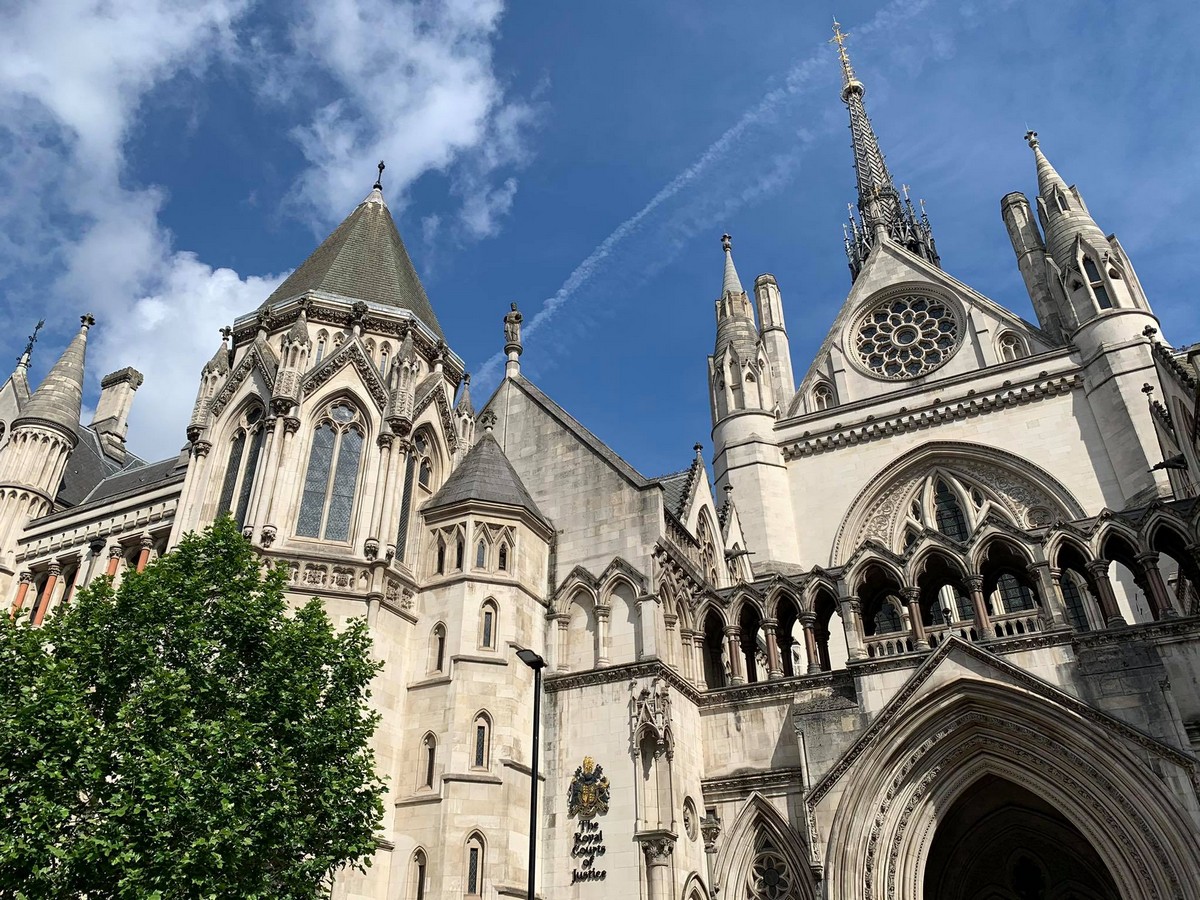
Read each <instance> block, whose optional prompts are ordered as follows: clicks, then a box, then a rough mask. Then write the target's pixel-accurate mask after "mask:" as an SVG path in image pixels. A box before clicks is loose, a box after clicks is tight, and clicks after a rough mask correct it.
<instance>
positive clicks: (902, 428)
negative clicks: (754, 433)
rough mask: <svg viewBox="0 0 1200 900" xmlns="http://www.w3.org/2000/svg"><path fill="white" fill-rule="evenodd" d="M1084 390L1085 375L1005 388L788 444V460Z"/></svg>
mask: <svg viewBox="0 0 1200 900" xmlns="http://www.w3.org/2000/svg"><path fill="white" fill-rule="evenodd" d="M1082 387H1083V375H1082V373H1078V372H1077V373H1075V374H1073V375H1061V376H1058V377H1054V378H1046V379H1042V380H1040V381H1037V382H1036V383H1034V384H1032V385H1026V386H1023V387H1020V388H1011V387H1009V388H1003V389H1002V390H999V391H996V392H994V393H991V394H989V395H987V396H976V397H967V398H964V399H961V400H955V401H953V402H950V403H940V404H936V405H931V406H929V407H926V408H925V409H922V410H920V411H919V412H913V413H897V414H896V415H892V416H887V417H885V418H880V419H876V420H875V421H873V422H864V423H862V424H860V425H853V426H850V427H849V428H840V427H836V426H835V427H834V428H832V429H830V430H828V431H826V432H825V433H824V434H817V435H812V436H811V437H804V438H801V439H800V440H798V441H788V442H786V443H784V445H783V458H784V459H785V460H792V459H799V458H801V457H805V456H816V455H817V454H820V453H827V452H829V451H832V450H840V449H841V448H843V447H850V446H853V445H855V444H865V443H867V442H868V441H875V440H880V439H882V438H886V437H891V436H892V435H894V434H904V433H906V432H909V431H917V430H919V429H921V428H931V427H933V426H935V425H944V424H946V423H948V422H954V421H957V420H959V419H967V418H971V417H972V416H978V415H984V414H986V413H989V412H993V411H995V410H998V409H1007V408H1009V407H1013V406H1023V405H1025V404H1026V403H1035V402H1037V401H1038V400H1044V399H1046V398H1047V397H1055V396H1058V395H1059V394H1065V393H1068V392H1070V391H1073V390H1076V389H1078V388H1082Z"/></svg>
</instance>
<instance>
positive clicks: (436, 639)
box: [429, 622, 446, 672]
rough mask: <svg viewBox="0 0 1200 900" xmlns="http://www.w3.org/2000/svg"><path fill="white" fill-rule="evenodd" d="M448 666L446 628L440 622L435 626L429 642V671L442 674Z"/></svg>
mask: <svg viewBox="0 0 1200 900" xmlns="http://www.w3.org/2000/svg"><path fill="white" fill-rule="evenodd" d="M445 666H446V626H445V625H443V624H442V623H441V622H439V623H438V624H437V625H435V626H433V633H432V634H431V635H430V641H429V671H430V672H441V671H444V670H445Z"/></svg>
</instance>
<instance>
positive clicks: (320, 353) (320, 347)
mask: <svg viewBox="0 0 1200 900" xmlns="http://www.w3.org/2000/svg"><path fill="white" fill-rule="evenodd" d="M328 342H329V332H328V331H326V330H325V329H324V328H322V329H321V330H320V331H318V332H317V352H316V354H315V355H314V356H313V365H319V364H320V362H321V360H323V359H324V358H325V346H326V344H328Z"/></svg>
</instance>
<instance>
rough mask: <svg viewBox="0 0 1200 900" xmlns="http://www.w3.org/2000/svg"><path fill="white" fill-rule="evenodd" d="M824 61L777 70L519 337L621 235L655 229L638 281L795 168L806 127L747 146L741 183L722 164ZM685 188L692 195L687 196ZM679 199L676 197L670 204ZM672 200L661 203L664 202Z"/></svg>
mask: <svg viewBox="0 0 1200 900" xmlns="http://www.w3.org/2000/svg"><path fill="white" fill-rule="evenodd" d="M931 3H932V0H917V2H903V0H895V2H893V3H891V4H889V5H888V6H886V7H884V8H883V9H881V10H879V11H878V12H877V13H876V14H875V16H874V17H872V18H871V20H870V21H869V22H866V23H864V24H863V25H861V26H859V27H857V28H856V29H855V30H854V33H855V36H856V38H857V39H858V40H859V41H861V42H862V43H863V44H868V45H869V41H870V40H871V39H872V38H873V37H874V36H875V35H878V34H880V33H886V32H887V31H888V30H889V29H893V28H895V27H896V26H897V25H898V24H899V23H901V22H903V21H906V20H910V19H912V18H913V17H915V16H917V15H919V14H921V13H922V12H924V11H925V10H926V9H927V8H928V7H929V6H930V4H931ZM829 64H830V52H829V49H828V48H826V47H821V48H820V49H818V50H814V51H813V52H812V53H811V54H810V55H809V56H808V57H807V58H806V59H804V60H803V61H801V62H799V63H797V64H795V65H793V66H792V67H791V68H790V69H789V70H788V71H787V72H786V73H784V75H783V77H782V78H781V79H780V82H779V84H778V85H777V86H775V87H772V88H771V89H770V90H768V91H767V92H766V93H765V94H763V96H762V97H761V98H760V99H759V100H758V102H756V103H755V104H754V105H753V106H752V107H750V108H749V109H747V110H746V111H745V112H743V113H742V115H741V116H740V117H739V118H738V119H737V121H736V122H734V123H733V124H732V125H731V126H730V127H729V128H727V129H726V130H725V132H724V133H723V134H721V136H720V137H719V138H717V139H716V140H715V141H713V143H712V144H710V145H709V146H708V147H707V148H706V149H705V150H704V151H703V152H702V153H701V154H700V156H699V157H697V158H696V160H695V161H694V162H693V163H691V165H689V166H688V167H687V168H685V169H684V170H683V171H682V172H680V173H679V174H678V175H676V176H675V177H674V178H672V179H671V180H670V181H669V182H668V183H667V184H666V185H664V186H663V187H662V188H661V189H660V190H659V191H658V192H657V193H656V194H655V195H654V196H653V197H651V198H650V200H649V201H647V203H646V204H645V205H644V206H642V208H641V209H639V210H637V212H635V213H634V214H633V215H631V216H630V217H629V218H627V219H625V221H623V222H621V223H620V224H619V225H618V226H617V227H616V228H614V229H613V231H612V232H611V233H610V234H609V235H608V236H607V237H606V238H605V239H604V240H603V241H601V242H600V244H599V245H597V246H596V248H595V249H594V250H593V251H592V252H591V253H590V254H588V256H587V257H586V258H585V259H584V260H583V261H582V262H581V263H579V265H577V266H576V267H575V269H574V270H573V271H572V272H571V274H570V275H568V276H567V279H566V280H565V281H564V282H563V283H562V285H561V286H560V287H559V289H558V290H557V291H555V292H554V294H553V295H551V296H550V297H548V298H546V300H544V301H543V302H542V304H541V306H540V308H539V309H538V310H537V312H536V313H535V314H534V316H533V317H532V319H530V321H529V324H528V325H527V326H526V327H525V329H524V331H523V334H522V337H523V338H524V339H525V340H530V339H531V338H534V337H535V336H536V335H537V334H538V333H539V332H541V331H542V330H543V329H545V328H546V327H547V326H548V325H550V324H551V323H552V322H554V321H555V319H556V318H557V317H559V315H560V313H562V312H563V311H564V309H566V308H567V307H568V306H569V305H570V303H571V301H572V300H573V299H574V298H575V297H576V296H577V295H578V294H579V293H580V292H581V290H582V289H583V288H584V287H585V286H587V285H589V284H590V283H591V282H593V281H595V280H596V279H597V278H600V277H601V276H602V274H603V273H606V272H608V271H609V270H610V266H611V265H612V263H613V261H614V259H615V258H616V257H617V256H618V253H625V252H626V248H627V245H628V242H629V238H630V237H632V236H633V235H634V234H636V233H638V232H639V231H641V230H642V229H643V228H644V227H645V226H646V225H647V224H648V223H649V222H650V221H651V220H654V223H655V229H656V232H655V235H654V248H653V250H652V251H651V252H647V247H646V246H645V244H644V243H642V246H641V247H639V248H638V254H637V255H638V256H639V257H641V258H642V260H643V261H642V263H641V265H639V266H638V267H637V268H636V270H635V271H634V272H633V275H634V277H635V278H636V279H638V280H641V279H643V278H646V277H648V276H649V275H650V274H652V273H653V272H655V271H657V270H660V269H661V268H662V267H663V266H665V265H666V264H667V263H668V262H669V261H670V260H671V259H672V258H674V255H675V254H676V253H678V251H679V249H680V248H681V247H682V246H683V242H684V240H685V239H686V238H690V237H692V236H694V235H695V234H696V233H697V232H698V231H699V230H700V229H701V228H702V227H711V226H712V225H713V224H714V223H716V222H718V221H719V220H720V217H721V216H727V215H729V214H731V213H732V212H733V211H734V210H735V209H737V208H738V207H740V206H742V205H744V204H745V203H747V202H750V201H751V200H753V199H754V198H756V197H758V196H761V195H762V194H763V193H765V192H766V191H767V190H770V189H773V188H775V187H777V186H779V185H780V184H782V183H784V182H785V181H786V180H787V179H788V178H790V177H791V175H792V174H794V172H795V171H796V169H797V168H798V167H799V161H800V158H801V157H802V155H803V153H804V150H805V148H806V147H807V146H808V143H809V141H810V139H811V137H812V135H811V134H810V133H802V134H801V135H799V136H798V138H799V139H796V140H794V141H793V142H791V146H790V149H789V152H788V153H787V154H783V155H780V154H771V153H769V152H766V151H765V150H764V149H763V148H762V147H759V146H755V147H754V148H753V151H754V152H755V153H756V154H757V155H758V156H759V157H762V158H764V159H765V160H766V163H767V164H766V165H765V166H763V165H761V163H762V159H760V160H759V161H758V162H759V164H758V165H756V166H754V167H751V168H742V169H740V171H745V172H748V173H760V172H762V171H763V170H764V169H765V170H767V171H769V173H770V174H769V175H766V176H764V175H761V174H750V175H749V180H748V182H743V183H741V184H740V185H736V186H733V187H731V186H730V178H729V176H728V174H727V173H728V172H729V170H730V169H731V168H732V169H733V170H734V171H739V169H738V168H737V167H727V166H724V165H723V164H724V163H725V161H726V160H727V159H728V158H729V157H730V156H731V155H732V154H733V153H735V151H745V150H746V149H747V148H746V147H745V145H747V144H749V143H751V140H752V135H754V134H756V133H757V132H758V131H759V130H760V126H763V125H765V124H772V123H774V122H775V120H776V117H777V115H778V113H779V110H780V108H781V107H782V106H784V104H785V103H788V102H790V101H793V100H794V99H795V98H796V97H798V96H802V95H804V94H806V93H807V92H808V91H809V88H810V87H811V85H812V83H813V80H814V76H815V75H817V74H818V73H820V72H823V71H828V67H829ZM764 136H765V135H764ZM718 168H721V169H722V170H724V173H726V174H721V177H716V176H717V175H718V174H719V173H717V169H718ZM689 194H694V196H688V195H689ZM680 200H682V202H675V203H673V201H680ZM672 203H673V205H670V207H669V209H668V205H669V204H672ZM660 213H662V214H663V217H662V220H661V221H660V220H658V219H656V218H655V217H656V215H657V214H660ZM620 272H621V277H622V279H625V280H627V279H628V278H629V277H630V275H631V269H630V267H629V266H627V265H622V266H621V267H620ZM503 362H504V355H503V354H502V353H496V354H493V355H492V356H491V357H489V358H488V359H487V360H486V361H484V363H483V364H482V365H481V366H480V367H479V369H478V371H477V373H476V376H475V380H476V383H477V384H478V385H480V387H481V389H482V390H483V391H486V390H487V389H488V388H490V386H491V385H492V384H494V382H495V380H496V378H497V376H498V374H499V370H500V366H501V364H502V363H503Z"/></svg>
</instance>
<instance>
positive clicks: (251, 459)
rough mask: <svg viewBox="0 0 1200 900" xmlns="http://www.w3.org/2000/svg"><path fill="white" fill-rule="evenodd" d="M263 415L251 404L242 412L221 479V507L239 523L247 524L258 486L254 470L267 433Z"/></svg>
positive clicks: (221, 509) (220, 508)
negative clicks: (263, 424) (255, 486)
mask: <svg viewBox="0 0 1200 900" xmlns="http://www.w3.org/2000/svg"><path fill="white" fill-rule="evenodd" d="M262 417H263V411H262V407H260V406H250V407H248V408H247V409H246V410H245V411H244V412H243V413H242V415H241V417H240V419H239V420H238V425H237V429H236V430H235V431H234V434H233V440H232V441H231V442H230V444H229V458H228V460H227V461H226V463H225V477H224V478H223V479H222V481H221V498H220V502H219V504H218V507H217V511H218V512H219V513H231V514H232V515H233V517H234V519H235V520H237V523H238V525H239V526H241V525H244V524H246V512H247V510H248V507H249V505H250V493H251V491H252V490H253V489H254V473H255V470H256V469H257V468H258V456H259V453H260V452H261V450H262V443H263V435H264V430H263V427H262Z"/></svg>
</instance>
